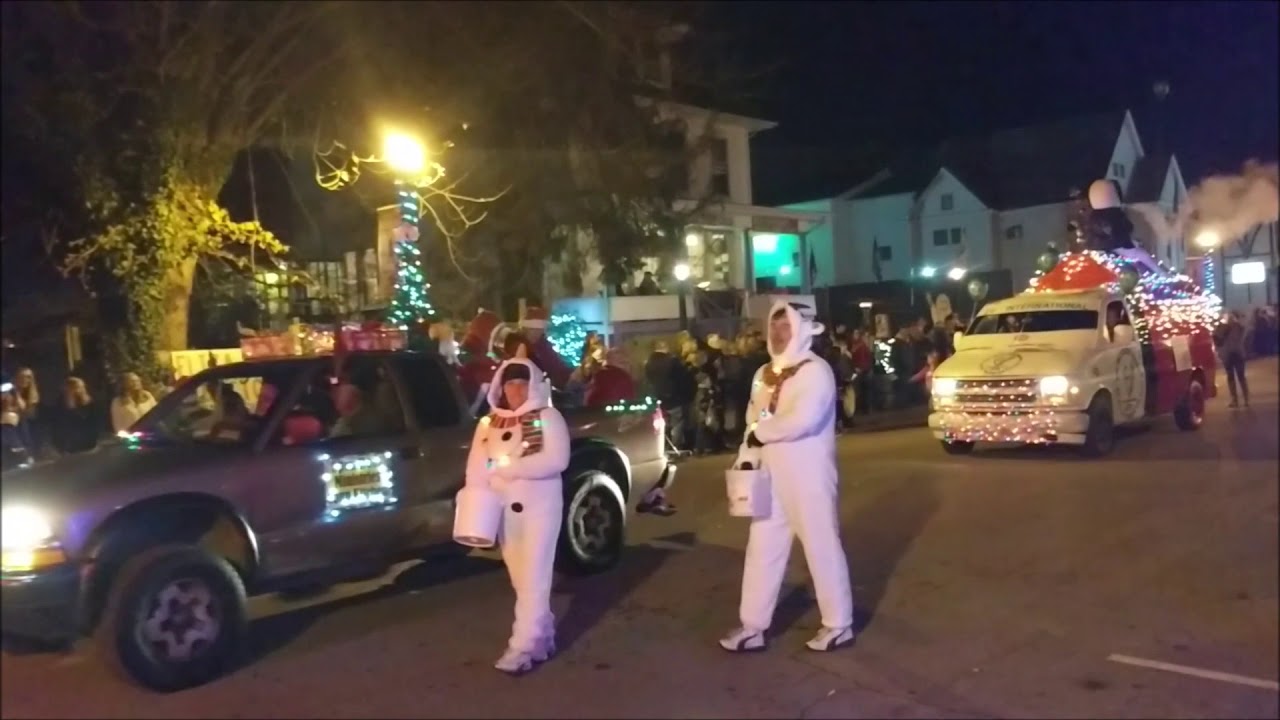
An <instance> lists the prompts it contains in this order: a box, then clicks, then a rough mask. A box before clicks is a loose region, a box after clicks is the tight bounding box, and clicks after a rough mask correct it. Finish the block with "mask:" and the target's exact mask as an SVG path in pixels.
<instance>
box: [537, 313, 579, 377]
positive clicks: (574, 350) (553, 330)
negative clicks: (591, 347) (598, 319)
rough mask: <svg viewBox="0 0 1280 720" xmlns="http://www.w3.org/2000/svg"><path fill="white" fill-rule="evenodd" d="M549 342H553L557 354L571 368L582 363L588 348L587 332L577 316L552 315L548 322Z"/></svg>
mask: <svg viewBox="0 0 1280 720" xmlns="http://www.w3.org/2000/svg"><path fill="white" fill-rule="evenodd" d="M547 340H549V341H550V342H551V347H552V348H553V349H554V350H555V351H556V354H557V355H559V356H560V357H562V358H564V361H565V362H566V363H568V364H569V366H570V367H573V366H576V365H577V364H578V363H580V362H582V351H583V349H584V348H586V346H587V330H586V328H585V327H583V325H582V319H581V318H579V317H578V316H577V315H570V314H567V313H561V314H557V315H552V316H551V319H550V320H549V321H548V322H547Z"/></svg>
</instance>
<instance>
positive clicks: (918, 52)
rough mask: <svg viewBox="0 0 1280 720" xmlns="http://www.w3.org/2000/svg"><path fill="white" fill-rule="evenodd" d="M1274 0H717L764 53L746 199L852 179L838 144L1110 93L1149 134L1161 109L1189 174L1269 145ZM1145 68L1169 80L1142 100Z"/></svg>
mask: <svg viewBox="0 0 1280 720" xmlns="http://www.w3.org/2000/svg"><path fill="white" fill-rule="evenodd" d="M1278 6H1280V4H1278V3H1276V2H1271V1H1266V0H1264V1H1259V2H1093V3H1073V2H1004V3H981V2H927V3H920V2H726V3H723V4H721V5H720V6H719V7H718V8H717V13H719V14H720V15H722V16H723V18H724V20H723V21H724V23H725V25H726V28H725V29H727V30H733V31H735V32H737V33H741V34H742V35H743V41H744V43H745V45H746V46H747V47H748V48H750V49H751V51H752V52H753V53H758V56H759V57H758V59H760V60H763V61H767V60H776V61H777V62H779V63H780V66H779V67H778V68H777V69H776V71H775V73H774V77H773V79H772V80H771V81H770V83H769V87H768V89H767V91H766V95H767V97H766V98H765V100H764V102H763V106H764V107H763V108H762V109H763V110H764V114H765V115H767V116H768V118H769V119H771V120H776V121H778V122H779V123H780V126H779V127H778V128H777V129H775V130H772V131H769V132H766V133H764V134H762V135H760V136H759V137H758V138H757V141H756V143H755V145H754V146H753V148H754V149H755V151H756V157H755V158H754V164H755V165H756V176H757V178H756V185H757V195H758V196H759V197H758V201H760V202H769V201H771V200H796V199H804V196H805V195H806V194H808V193H813V192H816V191H819V190H821V189H826V190H830V191H837V189H845V188H847V187H848V186H849V185H852V184H854V183H855V182H857V181H858V180H860V179H862V178H861V177H859V175H861V174H862V172H863V171H862V170H861V169H852V170H850V168H856V166H857V165H858V162H857V161H856V160H845V159H844V158H845V153H843V152H842V151H841V148H842V147H843V148H844V149H846V150H849V151H850V152H851V153H852V154H853V155H855V156H858V157H860V155H859V154H858V152H857V151H858V150H860V149H865V148H866V147H868V146H870V147H878V148H887V147H892V146H899V145H911V144H923V145H931V144H933V143H935V142H937V141H938V140H941V139H943V138H946V137H949V136H955V135H965V134H972V133H979V132H983V131H986V130H993V129H998V128H1006V127H1017V126H1020V125H1028V124H1033V123H1037V122H1042V121H1048V120H1053V119H1056V118H1060V117H1065V116H1070V115H1073V114H1087V113H1092V112H1097V111H1104V110H1111V109H1116V108H1126V107H1127V108H1130V109H1132V110H1134V112H1135V115H1136V117H1137V121H1138V125H1139V132H1140V133H1141V134H1142V135H1143V139H1144V141H1145V142H1146V143H1148V145H1149V146H1150V144H1151V143H1153V142H1154V141H1156V139H1157V138H1156V135H1157V134H1158V133H1159V130H1158V128H1157V127H1156V126H1155V119H1154V118H1155V116H1157V115H1159V116H1160V117H1161V118H1163V120H1164V121H1165V122H1167V123H1168V125H1167V132H1168V137H1169V141H1170V142H1171V143H1172V144H1173V148H1174V151H1175V152H1176V153H1177V154H1178V156H1179V159H1180V161H1181V163H1182V168H1183V172H1184V174H1185V175H1186V176H1187V180H1188V182H1189V183H1193V184H1194V182H1195V180H1196V179H1197V178H1199V177H1201V176H1203V175H1205V174H1207V173H1210V172H1214V171H1232V170H1237V169H1239V167H1240V166H1241V164H1242V163H1243V162H1244V161H1245V160H1246V159H1249V158H1259V159H1262V160H1268V161H1273V160H1275V158H1276V155H1277V124H1278V123H1280V120H1278V117H1277V98H1278V97H1280V80H1278V79H1277V70H1276V68H1277V65H1280V57H1278V55H1277V32H1278V31H1277V26H1278V23H1280V20H1278V19H1277V7H1278ZM1158 79H1165V80H1167V81H1168V82H1169V85H1170V87H1171V94H1170V95H1169V97H1168V98H1167V100H1166V101H1165V103H1164V106H1163V110H1162V111H1159V112H1156V111H1155V110H1154V108H1153V107H1152V104H1153V93H1152V85H1153V83H1154V82H1155V81H1156V80H1158ZM842 174H844V175H850V174H851V175H852V177H847V178H842V177H841V175H842ZM846 180H847V181H848V182H846ZM797 195H799V197H796V196H797Z"/></svg>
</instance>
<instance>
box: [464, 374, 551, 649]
mask: <svg viewBox="0 0 1280 720" xmlns="http://www.w3.org/2000/svg"><path fill="white" fill-rule="evenodd" d="M523 355H524V354H523V352H521V353H518V354H517V356H516V357H514V358H512V359H510V360H507V361H506V362H504V363H502V365H501V366H500V367H499V368H498V370H497V372H496V373H494V382H493V383H492V384H491V386H490V387H489V396H488V397H489V407H490V408H491V410H490V413H489V415H487V416H485V417H484V418H481V420H480V423H479V424H478V425H477V426H476V433H475V437H474V438H473V439H472V442H471V452H470V454H469V455H468V457H467V480H466V481H467V484H468V485H472V484H476V483H488V485H489V487H490V488H492V489H493V490H495V491H496V492H498V493H499V494H500V495H501V496H502V498H503V501H504V503H505V509H504V512H503V518H502V529H501V531H500V532H499V536H498V541H499V543H500V545H501V547H502V560H503V562H504V563H506V566H507V572H508V573H509V574H510V576H511V586H512V587H513V588H514V589H515V593H516V606H515V623H514V625H513V626H512V629H511V640H510V642H509V643H508V648H507V652H506V654H504V655H503V656H502V658H501V659H500V660H499V661H498V663H497V665H496V667H497V668H498V669H499V670H503V671H505V672H510V673H520V672H524V671H527V670H530V669H532V667H533V664H534V663H537V662H541V661H543V660H546V659H548V658H549V657H551V655H552V654H554V652H555V616H554V615H553V614H552V612H551V582H552V577H553V571H554V565H555V556H556V543H557V541H558V540H559V537H560V525H561V521H562V516H563V514H564V484H563V481H562V479H561V475H562V474H563V473H564V471H565V469H566V468H567V467H568V466H569V431H568V428H567V426H566V425H565V421H564V417H563V416H562V415H561V414H560V412H559V411H558V410H556V409H555V408H553V407H551V383H550V382H549V381H548V380H547V377H546V374H545V373H543V372H542V370H540V369H539V368H538V366H537V365H534V364H533V363H532V362H531V361H529V360H528V359H527V358H525V357H524V356H523ZM509 372H514V374H516V375H523V376H525V377H527V378H528V381H529V397H528V400H526V401H525V403H524V404H523V405H521V406H520V407H518V408H515V409H507V408H505V407H503V406H504V404H505V403H504V401H503V391H502V386H503V383H504V382H505V381H506V380H510V379H512V378H511V377H510V376H509V375H508V373H509Z"/></svg>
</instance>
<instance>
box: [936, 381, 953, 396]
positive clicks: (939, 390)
mask: <svg viewBox="0 0 1280 720" xmlns="http://www.w3.org/2000/svg"><path fill="white" fill-rule="evenodd" d="M955 394H956V379H955V378H934V379H933V396H934V397H936V398H940V399H941V398H951V397H955Z"/></svg>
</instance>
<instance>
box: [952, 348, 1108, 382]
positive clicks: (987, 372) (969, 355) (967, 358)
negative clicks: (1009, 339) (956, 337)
mask: <svg viewBox="0 0 1280 720" xmlns="http://www.w3.org/2000/svg"><path fill="white" fill-rule="evenodd" d="M1088 353H1089V351H1088V350H1085V349H1078V350H1068V349H1065V348H1062V347H1053V346H1048V345H1032V344H1019V345H1006V344H1000V345H997V346H978V347H968V348H965V349H963V350H959V351H957V352H956V354H955V355H952V356H951V357H949V358H947V359H946V360H944V361H943V363H942V364H941V365H939V366H938V370H937V372H935V373H934V377H945V378H984V377H1031V378H1038V377H1045V376H1048V375H1071V374H1072V373H1073V372H1075V371H1076V369H1077V368H1079V367H1080V365H1081V362H1083V360H1084V356H1085V355H1087V354H1088Z"/></svg>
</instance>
